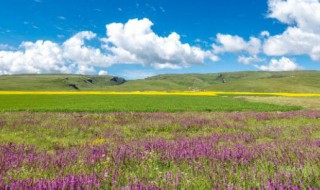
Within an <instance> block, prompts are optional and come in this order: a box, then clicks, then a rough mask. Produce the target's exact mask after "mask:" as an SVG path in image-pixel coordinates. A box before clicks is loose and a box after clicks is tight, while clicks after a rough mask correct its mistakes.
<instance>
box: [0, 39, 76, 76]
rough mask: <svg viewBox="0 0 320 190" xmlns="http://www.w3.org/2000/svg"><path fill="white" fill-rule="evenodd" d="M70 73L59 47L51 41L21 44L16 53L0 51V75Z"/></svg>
mask: <svg viewBox="0 0 320 190" xmlns="http://www.w3.org/2000/svg"><path fill="white" fill-rule="evenodd" d="M70 71H71V70H70V68H68V66H67V65H65V63H64V59H63V56H62V50H61V48H60V46H59V45H58V44H56V43H53V42H51V41H42V40H38V41H36V42H35V43H33V42H23V43H22V44H21V45H20V50H18V51H0V74H15V73H42V72H59V73H65V72H70Z"/></svg>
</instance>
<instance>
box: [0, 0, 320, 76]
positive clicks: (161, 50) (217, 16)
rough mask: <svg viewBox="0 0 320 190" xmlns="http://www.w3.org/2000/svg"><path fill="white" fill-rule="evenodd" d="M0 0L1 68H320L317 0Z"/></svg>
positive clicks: (1, 71)
mask: <svg viewBox="0 0 320 190" xmlns="http://www.w3.org/2000/svg"><path fill="white" fill-rule="evenodd" d="M0 1H1V6H0V75H6V74H21V73H74V74H97V75H106V74H110V75H116V76H122V77H125V78H127V79H141V78H145V77H148V76H153V75H157V74H165V73H218V72H233V71H291V70H320V2H319V0H242V1H239V0H223V1H218V0H197V1H194V0H190V1H189V0H188V1H181V0H148V1H147V0H76V1H75V0H68V1H66V0H0Z"/></svg>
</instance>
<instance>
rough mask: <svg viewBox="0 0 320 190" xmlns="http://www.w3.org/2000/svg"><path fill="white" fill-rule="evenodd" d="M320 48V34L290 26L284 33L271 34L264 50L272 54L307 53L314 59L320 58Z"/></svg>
mask: <svg viewBox="0 0 320 190" xmlns="http://www.w3.org/2000/svg"><path fill="white" fill-rule="evenodd" d="M319 48H320V35H319V34H315V33H310V32H305V31H303V30H302V29H300V28H296V27H289V28H288V29H287V30H286V31H285V32H284V33H282V34H279V35H275V36H271V37H270V38H269V39H268V40H267V41H266V42H265V44H264V47H263V51H264V52H265V54H267V55H271V56H281V55H303V54H306V55H309V56H310V57H311V58H312V59H313V60H320V54H319V53H320V52H319Z"/></svg>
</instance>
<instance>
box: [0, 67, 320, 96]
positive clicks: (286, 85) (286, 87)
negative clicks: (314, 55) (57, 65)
mask: <svg viewBox="0 0 320 190" xmlns="http://www.w3.org/2000/svg"><path fill="white" fill-rule="evenodd" d="M88 78H90V79H92V80H93V83H88V82H85V80H86V79H88ZM111 78H112V76H86V75H52V74H46V75H12V76H0V91H3V90H9V91H14V90H22V91H25V90H29V91H75V89H73V88H71V87H69V84H76V85H77V86H78V87H79V89H80V91H88V90H90V91H172V90H177V91H190V90H191V91H192V90H196V91H226V92H295V93H297V92H299V93H320V83H319V82H318V81H320V72H319V71H290V72H234V73H212V74H178V75H173V74H170V75H169V74H168V75H158V76H154V77H149V78H147V79H144V80H130V81H128V82H126V83H124V84H122V85H114V84H113V83H112V82H110V79H111ZM222 78H223V79H224V81H225V83H222ZM66 79H67V80H66ZM275 84H276V85H275Z"/></svg>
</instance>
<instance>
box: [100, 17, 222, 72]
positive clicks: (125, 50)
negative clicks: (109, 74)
mask: <svg viewBox="0 0 320 190" xmlns="http://www.w3.org/2000/svg"><path fill="white" fill-rule="evenodd" d="M152 25H153V23H152V22H151V21H150V20H149V19H147V18H144V19H141V20H138V19H132V20H129V21H128V22H127V23H126V24H122V23H112V24H108V25H107V26H106V27H107V38H105V39H104V42H105V43H106V45H105V46H104V48H105V49H106V50H107V51H109V52H110V53H111V54H112V59H113V60H112V62H114V63H133V64H142V65H145V66H151V67H154V68H156V69H164V68H170V69H178V68H181V67H187V66H189V65H192V64H203V63H204V62H205V60H206V59H210V60H212V61H216V60H217V59H218V57H217V56H215V55H214V54H213V53H212V52H210V51H205V50H202V49H201V48H199V47H195V46H190V45H189V44H186V43H182V42H181V41H180V35H179V34H177V33H175V32H173V33H171V34H170V35H169V36H167V37H161V36H158V35H157V34H155V33H154V32H153V31H152V29H151V27H152Z"/></svg>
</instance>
